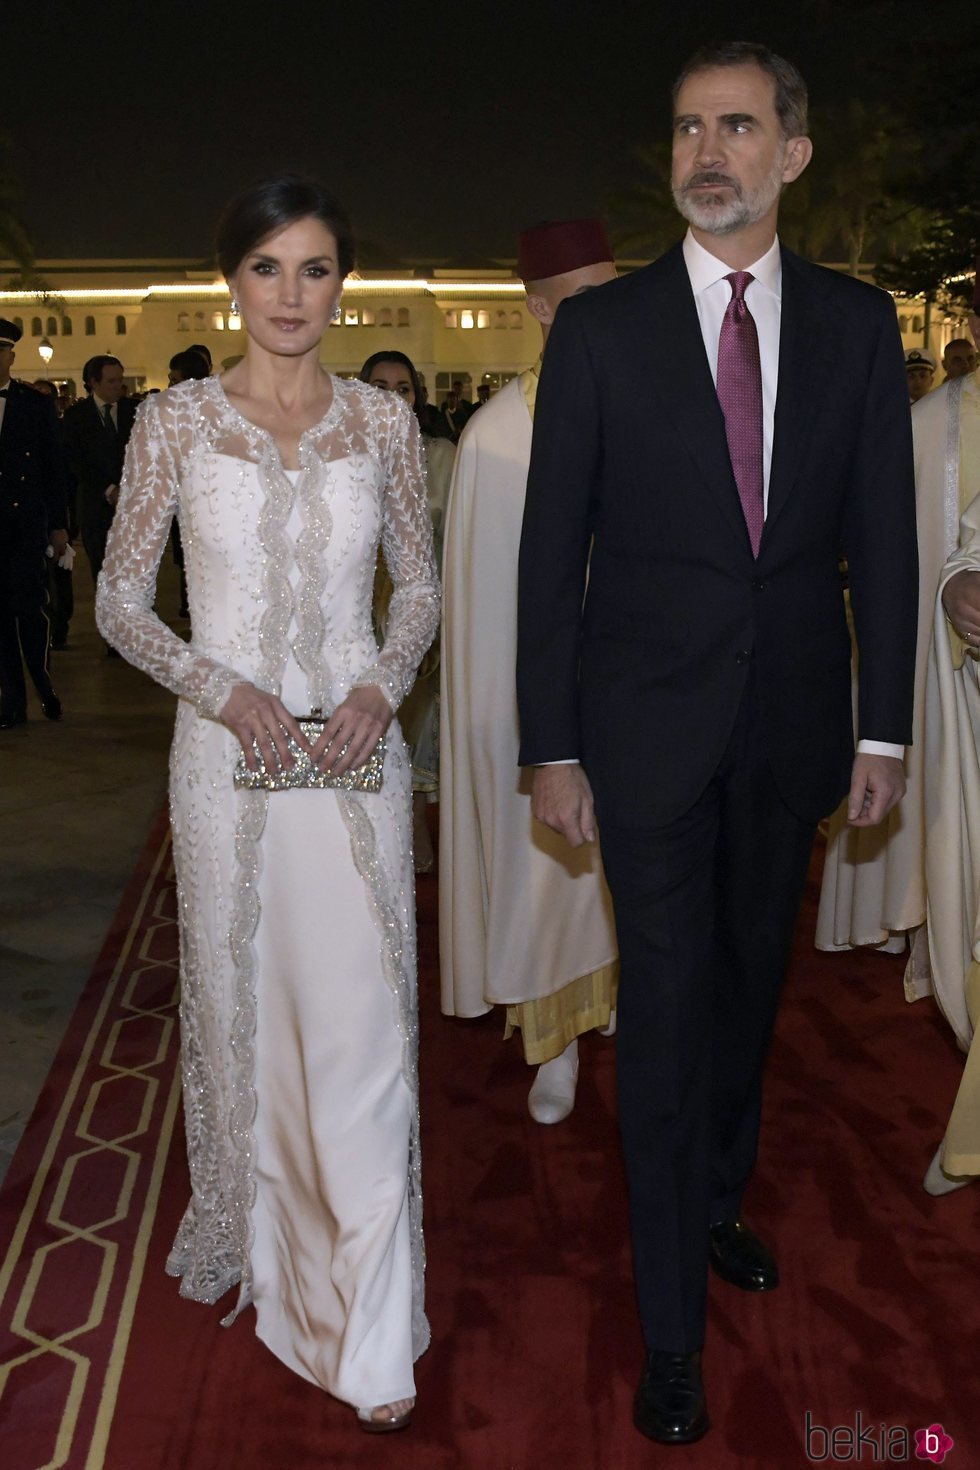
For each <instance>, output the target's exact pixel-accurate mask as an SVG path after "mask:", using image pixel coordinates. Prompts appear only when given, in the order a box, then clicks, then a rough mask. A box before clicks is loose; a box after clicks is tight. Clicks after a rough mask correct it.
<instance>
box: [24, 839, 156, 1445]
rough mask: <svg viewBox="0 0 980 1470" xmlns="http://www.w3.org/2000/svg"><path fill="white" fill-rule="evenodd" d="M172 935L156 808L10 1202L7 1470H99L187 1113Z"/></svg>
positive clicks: (34, 1122) (41, 1105)
mask: <svg viewBox="0 0 980 1470" xmlns="http://www.w3.org/2000/svg"><path fill="white" fill-rule="evenodd" d="M175 930H176V904H175V896H174V889H173V882H172V868H171V856H170V835H169V828H168V825H167V821H166V814H165V813H162V814H161V816H160V817H159V819H158V820H157V822H156V823H155V824H154V827H153V830H152V831H151V833H150V836H149V839H148V840H147V843H146V846H145V848H144V851H143V853H142V856H141V858H140V860H139V862H138V863H137V866H136V869H135V871H134V874H133V877H132V879H131V880H130V883H129V885H128V886H127V889H126V892H125V894H124V896H123V899H122V902H121V903H120V906H119V910H118V912H117V914H116V917H115V919H114V920H113V924H112V926H111V928H110V931H109V934H108V935H107V937H106V941H105V944H104V945H103V948H102V951H101V954H100V956H99V959H98V960H97V962H96V964H95V967H94V969H93V972H92V975H91V978H90V979H89V982H88V984H87V986H86V988H85V991H84V993H83V995H82V997H81V1000H80V1002H79V1005H78V1008H77V1010H76V1013H75V1015H74V1017H73V1019H72V1022H71V1025H70V1027H69V1030H68V1033H67V1035H66V1038H65V1041H64V1042H63V1044H62V1046H61V1048H60V1050H59V1053H58V1057H57V1058H56V1060H55V1063H54V1066H53V1068H52V1071H51V1073H50V1075H49V1077H48V1080H47V1082H46V1083H45V1087H44V1090H43V1092H42V1094H41V1097H40V1099H39V1101H38V1104H37V1107H36V1109H35V1112H34V1114H33V1116H32V1118H31V1121H30V1124H29V1125H28V1129H27V1131H26V1133H25V1136H24V1139H23V1141H22V1143H21V1146H20V1148H19V1149H18V1151H17V1154H16V1156H15V1158H14V1160H13V1162H12V1164H11V1167H10V1171H9V1173H8V1176H7V1180H6V1183H5V1186H4V1189H3V1192H2V1194H0V1251H2V1253H3V1255H2V1265H0V1464H3V1465H5V1466H7V1467H9V1470H15V1467H16V1470H60V1467H63V1466H64V1467H69V1470H73V1467H78V1470H99V1467H100V1466H101V1465H102V1463H103V1458H104V1453H105V1444H106V1441H107V1438H108V1430H109V1426H110V1424H111V1421H112V1416H113V1412H114V1408H115V1403H116V1396H117V1392H118V1385H119V1378H120V1375H121V1371H122V1365H123V1362H124V1360H125V1354H126V1347H127V1343H128V1339H129V1334H130V1330H131V1326H132V1319H133V1309H134V1305H135V1301H136V1297H137V1294H138V1291H139V1287H140V1283H141V1280H142V1275H143V1269H144V1265H145V1259H146V1249H147V1243H148V1240H149V1236H150V1230H151V1227H152V1223H153V1219H154V1217H155V1213H156V1206H157V1201H158V1198H159V1191H160V1183H161V1179H162V1175H163V1166H164V1164H165V1162H166V1157H167V1152H168V1149H169V1146H170V1140H171V1137H172V1134H173V1129H174V1122H175V1118H176V1115H177V1109H178V1105H179V1073H178V1068H177V1057H178V1028H177V1001H178V967H177V946H176V935H175ZM59 1410H60V1412H59Z"/></svg>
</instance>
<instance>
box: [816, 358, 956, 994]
mask: <svg viewBox="0 0 980 1470" xmlns="http://www.w3.org/2000/svg"><path fill="white" fill-rule="evenodd" d="M950 392H951V387H950V385H944V386H943V387H941V388H938V389H937V390H936V391H935V392H933V393H930V394H928V395H927V396H926V397H925V398H922V399H920V400H919V402H918V403H916V404H914V405H913V408H912V440H913V446H914V454H915V494H916V524H917V531H918V546H919V623H918V642H917V645H916V661H915V716H914V736H913V743H912V744H911V745H910V746H909V747H908V748H907V749H906V753H905V770H906V779H907V782H908V785H907V788H906V793H905V799H904V801H901V802H899V804H898V806H896V807H894V808H893V809H892V810H891V812H889V814H888V816H887V817H886V818H885V820H884V822H882V823H881V825H880V826H878V827H864V828H858V827H853V826H851V825H850V823H849V822H848V820H847V803H846V802H843V803H842V804H841V806H840V807H839V808H838V810H837V811H836V812H835V813H834V815H833V816H832V817H831V819H830V824H829V830H828V834H827V854H826V858H825V861H824V871H823V884H822V887H821V890H820V907H819V910H818V913H817V930H816V938H815V943H816V947H817V949H822V950H844V949H851V948H855V947H857V946H859V945H866V946H868V947H871V948H876V949H880V950H882V951H883V952H885V953H888V954H900V953H902V952H903V951H904V949H905V947H906V944H907V943H908V944H909V946H910V949H911V954H910V956H909V962H908V965H907V967H906V972H905V995H906V999H908V1000H910V1001H912V1000H917V999H919V997H921V996H923V995H927V994H929V993H930V990H931V984H930V979H929V957H928V946H927V944H926V942H925V937H924V934H923V932H922V930H921V926H922V924H923V923H924V922H925V917H926V879H925V812H924V804H923V803H924V772H925V759H924V748H925V739H924V725H925V707H926V665H927V661H928V656H929V648H930V645H931V642H932V625H933V614H934V609H935V604H936V589H937V587H938V585H939V576H940V572H941V571H942V568H943V564H944V562H945V561H946V558H947V557H948V556H949V555H950V553H951V552H952V551H953V550H954V549H955V547H956V538H957V529H958V526H959V517H960V513H961V511H962V510H963V509H964V508H965V506H966V505H967V504H968V503H969V500H970V498H971V495H970V493H969V488H968V484H967V482H966V481H963V482H962V483H961V482H960V481H959V480H958V478H957V477H955V476H953V477H951V476H949V475H947V473H946V443H947V435H948V424H949V417H950V409H949V404H950V402H951V401H952V400H951V399H950ZM955 402H956V403H957V404H958V402H959V399H958V398H957V399H956V400H955ZM856 665H857V659H856V656H855V667H856Z"/></svg>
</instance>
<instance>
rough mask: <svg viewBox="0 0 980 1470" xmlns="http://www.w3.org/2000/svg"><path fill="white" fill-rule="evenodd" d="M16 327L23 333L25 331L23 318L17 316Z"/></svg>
mask: <svg viewBox="0 0 980 1470" xmlns="http://www.w3.org/2000/svg"><path fill="white" fill-rule="evenodd" d="M14 326H15V327H19V328H20V330H21V331H23V330H24V318H23V317H22V316H15V317H14Z"/></svg>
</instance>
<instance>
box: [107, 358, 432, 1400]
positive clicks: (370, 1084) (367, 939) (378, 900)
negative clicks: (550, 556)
mask: <svg viewBox="0 0 980 1470" xmlns="http://www.w3.org/2000/svg"><path fill="white" fill-rule="evenodd" d="M299 463H300V469H299V471H298V472H287V471H286V470H284V468H283V466H282V462H281V459H280V456H279V453H278V450H277V448H276V446H275V443H274V442H273V440H272V438H271V437H270V436H269V435H268V434H267V433H265V432H264V431H262V430H259V429H257V428H256V427H255V426H254V425H252V424H250V423H249V422H247V421H246V420H245V419H244V418H243V417H242V416H241V415H240V414H239V413H238V412H237V411H236V410H235V409H234V408H233V406H232V405H231V404H230V402H229V401H228V399H227V397H226V395H225V393H224V390H223V388H222V386H221V383H220V380H219V379H216V378H208V379H205V380H204V381H202V382H188V383H184V384H181V385H180V386H179V387H177V388H174V389H171V390H169V391H168V392H167V393H165V394H161V395H159V396H154V397H151V398H150V399H148V400H147V402H146V403H145V404H144V405H143V406H142V408H141V409H140V410H139V414H138V417H137V421H136V425H135V428H134V431H133V435H132V440H131V442H130V447H129V454H128V458H127V464H126V472H125V476H124V482H123V485H122V489H121V494H120V499H119V505H118V509H117V512H116V518H115V523H114V526H113V532H112V536H111V538H110V542H109V548H108V554H107V557H106V562H105V567H104V570H103V574H102V577H101V580H100V583H99V588H98V596H97V617H98V623H99V627H100V629H101V631H102V632H103V634H104V636H105V637H106V638H107V639H108V640H109V641H110V642H111V643H112V644H114V645H115V646H116V647H118V648H119V649H120V651H121V652H122V653H124V654H125V656H126V657H127V658H128V659H129V660H130V661H131V662H132V663H134V664H136V665H137V667H139V668H141V669H143V670H144V671H145V672H146V673H148V674H149V675H151V677H153V678H154V679H156V680H157V681H158V682H159V683H161V684H163V685H164V686H165V687H167V688H168V689H171V690H173V691H174V692H175V693H176V694H177V695H179V697H180V698H179V704H178V709H177V723H176V730H175V735H174V743H173V749H172V754H171V787H170V790H171V798H170V799H171V815H172V822H173V832H174V858H175V863H176V870H177V879H178V892H179V903H180V932H181V980H182V1001H181V1026H182V1064H183V1082H184V1109H185V1115H186V1121H187V1138H188V1158H189V1164H190V1174H191V1188H192V1196H191V1202H190V1205H189V1206H188V1209H187V1213H186V1215H185V1217H184V1220H183V1222H182V1224H181V1226H180V1230H179V1232H178V1235H177V1240H176V1242H175V1244H174V1248H173V1252H172V1254H171V1256H170V1260H169V1263H168V1270H169V1271H170V1272H171V1273H172V1274H174V1275H177V1276H179V1277H180V1278H181V1286H180V1290H181V1293H182V1294H183V1295H185V1296H187V1297H191V1298H193V1299H195V1300H197V1301H202V1302H216V1301H217V1300H218V1299H219V1298H220V1297H221V1296H222V1295H223V1294H224V1293H225V1292H227V1291H228V1290H229V1288H231V1287H233V1286H235V1285H237V1286H238V1287H239V1293H238V1303H237V1306H236V1307H235V1309H234V1311H233V1312H232V1314H231V1317H232V1318H233V1317H234V1316H235V1315H237V1313H238V1311H240V1310H241V1308H242V1307H243V1306H244V1305H245V1304H246V1303H248V1302H250V1301H254V1303H255V1306H256V1311H257V1325H256V1330H257V1332H258V1334H259V1336H260V1337H262V1339H263V1340H264V1341H265V1342H266V1343H267V1344H268V1345H269V1347H270V1348H271V1349H272V1350H273V1351H274V1352H275V1353H276V1354H277V1355H278V1356H279V1357H280V1358H282V1360H283V1361H284V1362H286V1363H287V1364H288V1365H289V1366H290V1367H291V1368H293V1369H294V1370H295V1371H296V1372H298V1373H300V1374H302V1375H303V1376H304V1377H306V1378H308V1379H310V1380H311V1381H313V1382H315V1383H318V1384H320V1385H321V1386H322V1387H323V1388H326V1389H328V1390H329V1391H330V1392H331V1393H334V1394H336V1395H337V1396H338V1397H339V1398H342V1399H344V1400H346V1401H347V1402H349V1403H353V1404H373V1403H384V1402H391V1401H394V1400H397V1399H401V1398H410V1397H412V1396H414V1391H415V1389H414V1382H413V1372H412V1363H413V1360H414V1358H415V1357H417V1356H418V1354H419V1353H420V1352H422V1351H423V1349H424V1348H425V1346H426V1344H427V1341H428V1326H427V1323H426V1319H425V1314H424V1308H423V1268H424V1253H423V1242H422V1225H421V1190H420V1175H419V1137H418V1081H417V1039H418V1027H417V1013H416V958H415V932H414V892H413V883H414V877H413V864H412V852H411V826H410V789H411V770H410V766H409V762H408V758H407V753H406V748H405V744H404V741H403V739H402V737H401V734H400V731H399V729H398V726H397V723H393V724H392V726H391V728H390V730H389V734H388V741H387V754H386V757H385V766H384V784H383V789H382V791H381V792H380V793H379V794H368V793H363V792H360V793H359V792H345V791H339V790H299V791H283V792H275V793H271V794H270V793H269V792H263V791H253V790H235V789H234V787H233V768H234V765H235V761H236V758H237V756H238V754H239V746H238V743H237V741H236V739H235V737H234V736H233V735H232V734H231V732H230V731H229V730H227V729H226V728H225V727H224V726H223V725H222V724H221V723H220V722H219V720H218V715H219V712H220V710H221V709H222V707H223V705H224V704H225V702H226V700H227V697H228V695H229V693H230V691H231V689H232V688H233V686H234V685H235V684H237V683H240V682H242V681H244V680H247V681H250V682H252V683H254V684H255V685H256V686H258V687H259V688H262V689H265V690H268V691H271V692H273V693H275V694H277V695H278V696H279V697H280V698H281V699H282V701H283V703H284V704H285V705H286V706H287V708H289V709H290V710H292V712H293V713H295V714H304V713H306V712H308V711H309V710H311V709H316V708H320V709H322V710H323V711H324V712H329V711H330V710H332V709H333V708H334V707H335V706H336V705H337V704H338V703H340V702H341V701H342V700H343V699H344V698H345V697H346V695H347V694H348V692H349V691H350V689H351V688H352V687H354V686H358V685H368V684H373V685H377V686H379V687H380V688H381V689H382V690H383V692H384V694H385V696H386V697H387V699H388V701H389V703H390V704H391V706H392V708H393V709H396V708H397V707H398V705H399V704H400V703H401V701H402V699H403V698H404V696H405V694H406V692H407V691H408V689H409V688H410V687H411V684H412V682H413V680H414V678H415V672H416V670H417V668H418V666H419V663H420V660H421V659H422V656H423V655H424V653H425V651H426V649H427V648H428V646H429V644H430V643H431V641H432V638H433V635H434V633H435V631H436V628H437V625H438V614H439V584H438V577H437V573H436V569H435V563H434V559H433V551H432V531H431V523H430V520H429V515H428V511H427V508H426V491H425V478H424V471H423V466H422V462H421V456H420V448H419V437H418V430H417V426H416V424H415V420H414V418H413V417H412V415H411V414H410V412H409V411H408V410H407V409H406V408H405V406H404V405H403V404H402V403H400V402H399V400H398V399H397V398H395V397H394V395H390V394H379V393H376V392H374V391H373V390H372V389H370V388H368V387H366V386H364V385H363V384H361V383H357V382H345V381H342V380H339V379H334V380H333V399H332V402H331V406H330V408H329V410H328V412H327V414H326V416H325V417H324V419H323V420H322V421H321V422H320V423H319V424H318V425H316V426H315V427H314V428H312V429H310V430H309V431H307V432H306V433H305V434H304V435H303V436H302V439H301V440H300V446H299ZM174 514H176V515H178V517H179V520H180V527H181V535H182V539H183V545H184V555H185V562H186V571H187V583H188V596H189V603H190V609H191V627H192V633H193V636H192V640H191V642H190V643H189V644H187V643H184V642H183V641H182V640H181V639H180V638H179V637H177V635H176V634H174V633H173V632H171V631H170V629H168V628H167V627H166V626H165V625H164V624H163V623H162V622H161V621H160V620H159V619H158V618H157V616H156V615H155V613H154V612H153V610H152V608H153V596H154V586H155V580H156V573H157V568H158V565H159V562H160V557H161V555H162V552H163V549H164V546H165V543H166V540H167V534H168V531H169V527H170V522H171V518H172V516H173V515H174ZM379 542H380V544H381V546H382V549H383V553H384V557H385V560H386V562H387V565H388V568H389V571H390V575H391V579H392V583H393V585H394V592H393V596H392V600H391V608H390V613H389V619H388V627H387V632H386V636H385V641H384V646H383V648H382V649H381V650H380V652H379V649H378V645H377V642H376V640H375V637H374V633H373V631H372V623H371V593H372V584H373V575H374V568H375V561H376V554H377V548H378V545H379ZM229 1320H230V1318H229Z"/></svg>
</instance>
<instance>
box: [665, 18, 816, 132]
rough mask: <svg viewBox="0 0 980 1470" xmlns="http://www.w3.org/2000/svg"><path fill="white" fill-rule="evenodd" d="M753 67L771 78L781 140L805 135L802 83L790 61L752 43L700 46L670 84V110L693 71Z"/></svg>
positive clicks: (804, 86) (805, 105)
mask: <svg viewBox="0 0 980 1470" xmlns="http://www.w3.org/2000/svg"><path fill="white" fill-rule="evenodd" d="M745 65H755V66H757V67H759V68H760V69H761V70H762V71H764V72H765V73H766V75H767V76H769V77H772V81H773V85H774V87H775V89H776V97H775V103H776V116H777V117H778V118H779V126H780V128H781V129H782V133H783V137H784V138H805V137H806V136H807V92H806V82H805V81H804V80H803V78H802V76H801V75H800V73H799V72H798V71H797V69H796V67H795V66H794V65H793V63H792V62H791V61H787V60H786V58H785V57H784V56H777V55H776V53H775V51H770V49H769V47H768V46H762V45H760V44H759V43H758V42H756V41H722V42H720V43H718V44H717V45H712V46H702V47H701V49H700V50H699V51H695V53H694V55H693V56H692V57H691V59H690V61H688V63H687V65H686V66H685V67H684V68H683V70H682V71H681V74H680V76H679V77H678V78H677V80H676V82H675V83H674V90H673V92H672V94H671V96H672V99H673V104H674V109H675V111H676V108H677V94H678V93H679V92H680V89H681V87H682V86H683V85H684V83H685V82H686V81H687V79H688V77H690V76H693V75H694V73H695V72H699V71H708V70H710V69H712V68H714V67H717V66H745Z"/></svg>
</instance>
